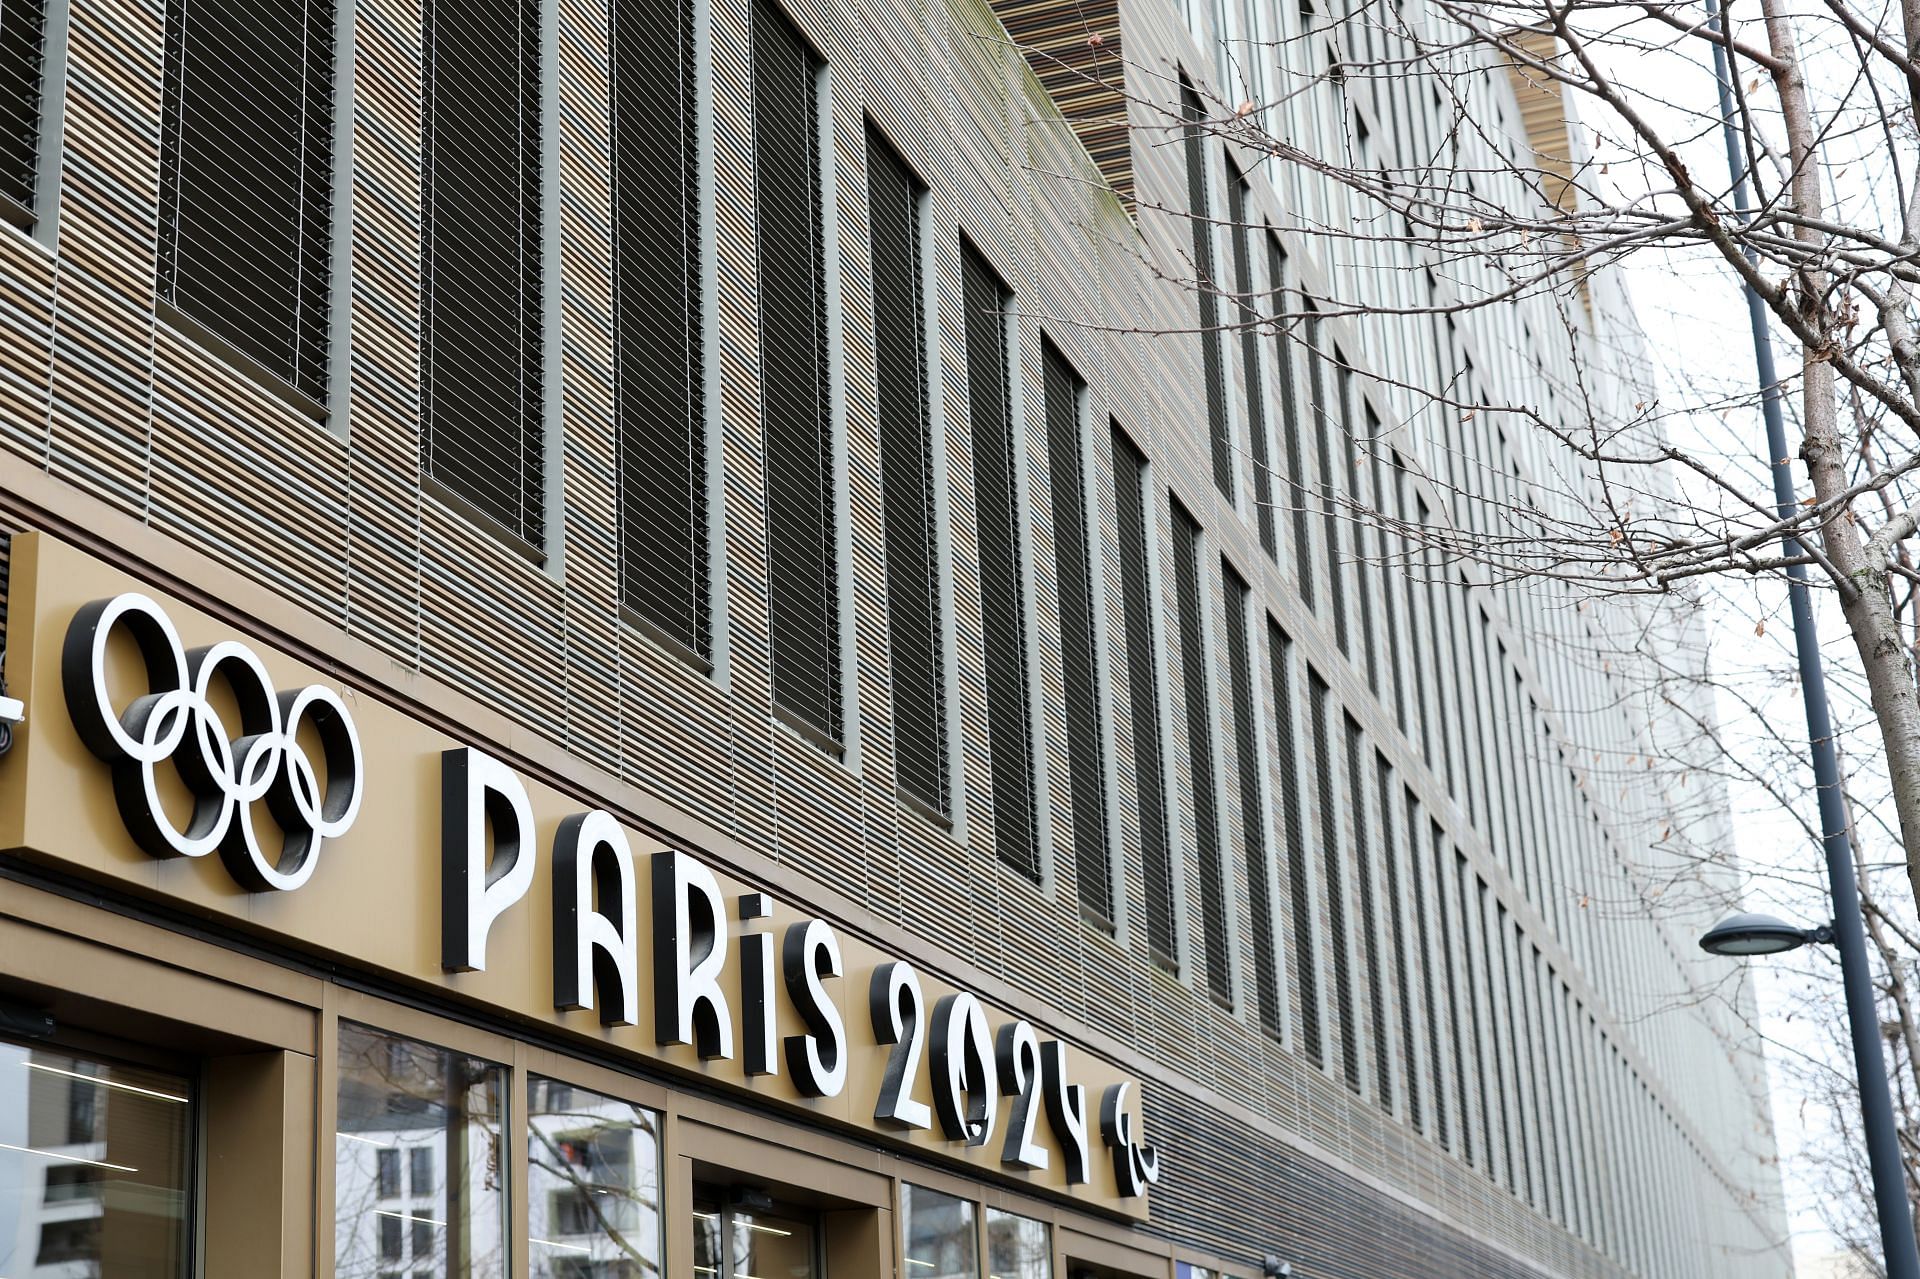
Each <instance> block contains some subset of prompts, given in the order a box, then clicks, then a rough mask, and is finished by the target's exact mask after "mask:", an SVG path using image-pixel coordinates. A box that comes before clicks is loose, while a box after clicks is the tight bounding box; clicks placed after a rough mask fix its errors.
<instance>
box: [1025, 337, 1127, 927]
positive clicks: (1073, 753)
mask: <svg viewBox="0 0 1920 1279" xmlns="http://www.w3.org/2000/svg"><path fill="white" fill-rule="evenodd" d="M1042 364H1043V366H1044V367H1043V374H1044V377H1045V380H1046V385H1045V388H1044V389H1045V392H1046V410H1047V470H1048V474H1049V476H1050V478H1051V481H1052V488H1051V491H1052V496H1053V565H1054V574H1055V579H1056V585H1057V588H1058V590H1059V592H1060V671H1061V676H1062V678H1063V680H1064V682H1065V686H1066V687H1065V690H1064V691H1065V694H1066V703H1067V705H1066V709H1067V765H1068V775H1069V776H1068V780H1069V782H1070V785H1071V789H1072V797H1073V860H1074V873H1075V877H1076V879H1077V880H1078V882H1079V885H1080V904H1081V906H1082V907H1084V908H1085V909H1087V910H1089V911H1091V912H1092V913H1093V914H1094V915H1096V916H1098V917H1099V918H1100V919H1103V920H1106V921H1108V922H1111V921H1112V919H1113V884H1112V879H1111V876H1110V873H1109V871H1108V867H1107V788H1106V772H1105V767H1106V766H1105V760H1106V726H1105V725H1104V724H1103V723H1102V721H1101V718H1100V690H1099V686H1098V683H1097V668H1096V665H1095V660H1094V649H1093V616H1094V611H1093V568H1092V562H1091V559H1090V555H1091V550H1090V547H1089V545H1088V541H1087V502H1086V474H1085V471H1084V469H1083V468H1082V466H1081V448H1080V401H1081V397H1082V395H1083V394H1084V392H1085V390H1086V387H1085V384H1084V383H1082V382H1081V381H1080V379H1079V378H1078V377H1077V376H1075V374H1074V372H1073V370H1072V369H1071V368H1070V367H1068V365H1067V362H1066V360H1065V359H1064V358H1063V357H1062V356H1061V354H1060V353H1059V352H1058V351H1056V350H1054V349H1053V347H1052V346H1051V345H1049V346H1046V347H1044V348H1043V349H1042Z"/></svg>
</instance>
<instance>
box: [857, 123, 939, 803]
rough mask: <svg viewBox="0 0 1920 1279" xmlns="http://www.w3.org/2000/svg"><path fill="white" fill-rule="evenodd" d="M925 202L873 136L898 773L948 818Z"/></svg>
mask: <svg viewBox="0 0 1920 1279" xmlns="http://www.w3.org/2000/svg"><path fill="white" fill-rule="evenodd" d="M923 194H924V192H923V190H922V189H921V187H920V185H919V183H918V182H916V181H915V179H914V176H913V174H912V173H911V172H910V171H909V170H908V169H907V166H906V165H905V164H903V163H901V161H900V159H899V157H897V156H896V155H894V153H893V151H892V150H891V149H890V148H889V147H888V146H887V144H886V143H885V142H884V141H882V140H881V138H880V136H879V134H877V133H875V132H874V131H873V130H872V129H869V130H868V132H867V210H868V215H869V222H870V227H871V230H872V235H873V345H874V377H875V382H876V386H875V392H876V396H877V406H878V409H879V419H880V420H879V427H880V479H881V488H882V490H883V492H884V495H885V496H884V499H883V500H884V502H885V507H886V510H885V532H886V541H887V638H888V641H889V651H890V653H891V656H892V665H893V751H894V771H895V773H896V775H897V776H898V778H899V783H900V786H901V787H902V788H903V789H905V790H906V791H907V792H909V793H910V794H912V795H914V796H915V797H917V798H919V799H920V800H922V801H924V802H925V803H926V804H928V805H930V806H931V807H932V808H933V809H934V810H935V811H936V812H940V813H947V812H949V811H951V809H950V796H949V793H948V792H949V786H948V777H947V706H946V690H945V687H944V680H945V674H944V672H945V662H944V660H943V659H944V657H945V650H944V645H943V641H942V639H941V634H942V626H941V616H940V564H939V528H938V518H937V514H936V512H935V509H934V492H933V436H932V420H931V410H930V401H929V389H928V380H927V379H928V365H927V298H926V281H925V279H924V278H923V275H922V271H921V255H922V252H923V248H924V239H925V236H924V229H923V227H922V224H921V213H920V205H921V198H922V196H923Z"/></svg>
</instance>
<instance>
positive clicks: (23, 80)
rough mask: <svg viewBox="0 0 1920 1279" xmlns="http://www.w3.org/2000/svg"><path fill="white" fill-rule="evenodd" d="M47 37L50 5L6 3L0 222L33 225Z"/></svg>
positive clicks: (0, 34)
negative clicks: (43, 69) (2, 220)
mask: <svg viewBox="0 0 1920 1279" xmlns="http://www.w3.org/2000/svg"><path fill="white" fill-rule="evenodd" d="M46 35H47V5H46V0H6V3H5V4H0V219H4V220H6V221H9V222H13V223H15V224H16V225H20V226H26V225H28V224H30V223H31V222H32V221H33V185H34V177H35V176H36V171H37V170H38V168H39V165H40V80H41V64H42V54H43V53H44V50H45V43H46Z"/></svg>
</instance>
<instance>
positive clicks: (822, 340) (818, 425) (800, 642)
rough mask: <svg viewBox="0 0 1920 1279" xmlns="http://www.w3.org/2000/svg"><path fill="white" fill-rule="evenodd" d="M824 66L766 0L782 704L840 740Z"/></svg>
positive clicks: (762, 259) (764, 212) (765, 415)
mask: <svg viewBox="0 0 1920 1279" xmlns="http://www.w3.org/2000/svg"><path fill="white" fill-rule="evenodd" d="M821 70H822V63H821V62H820V60H819V59H818V58H817V57H815V56H814V54H813V51H812V49H810V48H809V47H808V46H807V44H806V42H805V41H804V40H803V39H802V38H801V36H800V33H799V32H798V31H796V30H794V28H793V24H792V23H791V22H789V21H788V20H787V17H786V15H785V14H783V13H781V12H780V11H779V10H778V9H777V8H776V7H775V6H774V5H772V4H771V3H769V2H768V0H755V3H754V6H753V152H754V186H753V190H754V213H755V219H756V221H755V231H756V233H757V240H758V244H759V267H760V276H759V283H760V410H761V419H760V425H761V431H762V432H763V435H764V439H765V444H766V474H767V581H768V586H767V595H768V601H767V611H768V614H769V618H768V624H769V629H770V631H771V635H770V637H769V638H770V641H771V646H772V649H773V700H774V701H775V702H777V703H778V704H779V705H780V706H781V707H783V708H784V709H785V710H787V711H788V712H790V713H792V714H794V715H796V716H798V717H799V718H800V719H801V720H803V721H804V722H806V723H807V724H809V725H811V726H813V727H814V728H815V729H817V730H819V731H820V732H821V733H822V734H824V735H825V736H826V737H827V738H828V739H830V740H831V741H833V742H835V743H837V742H839V741H840V735H841V707H840V644H839V629H840V596H839V574H838V572H837V571H836V566H837V562H838V551H837V546H836V536H835V535H836V528H835V522H834V491H833V421H832V416H831V413H830V409H829V395H830V387H829V381H828V372H827V278H826V250H825V240H824V237H823V234H822V229H821V226H822V224H821V204H820V201H821V174H820V164H821V138H820V72H821Z"/></svg>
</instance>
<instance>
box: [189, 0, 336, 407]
mask: <svg viewBox="0 0 1920 1279" xmlns="http://www.w3.org/2000/svg"><path fill="white" fill-rule="evenodd" d="M333 15H334V7H333V4H332V3H331V0H170V3H169V4H168V5H167V54H166V82H165V84H166V87H165V92H164V95H163V98H162V121H161V134H160V150H161V155H160V243H159V291H160V296H161V297H162V298H165V299H166V300H168V301H170V302H172V303H173V304H174V305H175V306H177V307H179V308H180V310H181V311H183V312H185V313H186V314H187V315H188V316H190V317H192V318H193V319H194V320H196V321H197V322H199V323H200V324H202V325H204V326H206V328H208V329H209V330H211V331H212V332H213V333H215V334H217V335H218V336H219V337H221V338H223V339H225V340H226V341H228V342H230V343H232V344H233V345H234V346H235V347H237V348H238V349H239V350H240V351H242V352H244V353H245V354H247V355H248V356H251V357H252V358H253V359H255V360H257V361H259V362H260V364H261V365H263V366H264V367H265V368H266V369H267V371H268V372H270V373H272V374H274V375H275V376H276V377H279V378H281V379H282V380H283V381H285V382H287V383H288V384H289V385H291V386H294V387H296V388H297V389H299V390H300V391H301V392H303V393H305V394H306V395H308V396H310V397H312V398H313V399H315V400H318V399H321V398H322V397H323V396H324V395H325V394H326V379H327V292H328V266H329V256H330V249H331V244H332V198H333V172H332V170H333V62H334V58H333Z"/></svg>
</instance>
